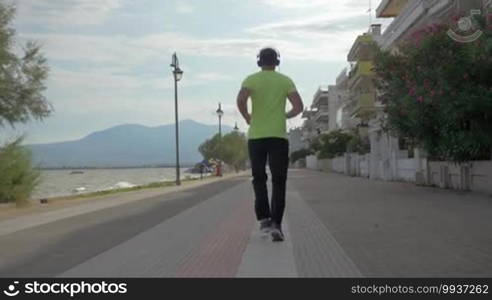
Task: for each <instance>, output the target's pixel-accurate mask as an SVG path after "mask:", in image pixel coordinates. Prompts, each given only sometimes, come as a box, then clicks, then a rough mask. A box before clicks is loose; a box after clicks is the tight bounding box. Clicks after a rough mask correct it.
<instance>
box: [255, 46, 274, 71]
mask: <svg viewBox="0 0 492 300" xmlns="http://www.w3.org/2000/svg"><path fill="white" fill-rule="evenodd" d="M271 54H273V56H274V57H273V64H274V65H275V66H278V65H280V52H279V51H278V50H277V49H275V48H272V47H265V48H263V49H261V50H260V52H258V55H257V56H256V63H257V64H258V67H262V66H264V65H267V64H270V63H272V62H271V61H265V58H266V56H270V55H271Z"/></svg>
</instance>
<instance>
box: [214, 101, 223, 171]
mask: <svg viewBox="0 0 492 300" xmlns="http://www.w3.org/2000/svg"><path fill="white" fill-rule="evenodd" d="M216 113H217V116H218V117H219V172H218V173H219V174H218V175H219V176H221V177H222V116H223V115H224V111H222V108H221V106H220V102H219V108H217V111H216Z"/></svg>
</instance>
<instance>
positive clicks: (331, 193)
mask: <svg viewBox="0 0 492 300" xmlns="http://www.w3.org/2000/svg"><path fill="white" fill-rule="evenodd" d="M289 172H290V173H289V181H288V192H287V210H286V217H285V224H284V231H285V232H284V233H285V235H286V238H287V239H286V241H285V242H282V243H273V242H271V241H270V240H269V239H268V238H263V237H262V236H261V235H260V233H259V231H258V225H257V223H256V220H255V217H254V212H253V207H254V202H253V192H252V187H251V182H250V178H249V177H246V176H244V177H237V178H235V179H231V180H225V181H224V182H223V184H215V185H210V188H207V187H208V186H203V187H200V188H198V189H196V190H190V191H189V192H186V193H184V194H179V193H178V194H175V195H174V196H173V197H174V198H173V199H170V198H169V196H166V195H164V196H161V197H158V198H156V200H155V201H154V202H155V203H153V204H152V205H150V204H149V205H148V206H145V207H144V206H143V205H142V204H139V203H137V202H135V203H134V204H131V205H120V206H118V210H114V209H111V210H108V209H106V210H103V211H98V212H92V213H86V214H84V215H80V216H78V217H74V218H66V219H62V220H58V221H56V222H52V223H49V224H46V225H43V226H38V227H32V228H29V229H26V230H23V231H21V232H19V234H17V233H13V234H9V235H5V236H4V237H2V236H0V243H4V244H5V245H10V247H11V248H12V249H14V248H15V247H17V248H30V247H34V248H35V247H37V246H35V245H38V244H39V242H38V241H37V240H33V241H32V242H31V239H35V238H37V239H39V236H40V235H41V236H42V237H41V238H42V239H43V242H44V240H45V239H46V238H47V236H48V235H49V234H50V232H52V231H56V230H58V229H57V228H68V229H70V228H71V226H76V228H79V227H80V226H81V224H84V223H87V224H90V226H88V227H87V228H85V229H83V230H82V229H77V231H73V230H72V231H70V234H68V235H67V234H65V233H64V234H61V235H59V236H57V237H56V238H53V239H54V240H56V241H54V242H52V243H50V244H49V247H48V246H46V247H44V246H43V249H36V251H35V252H36V255H33V256H31V257H27V256H26V258H24V261H21V262H18V263H17V264H13V265H10V266H8V264H5V266H4V267H2V259H4V260H5V259H12V258H13V254H9V255H11V256H10V258H8V256H5V254H0V274H2V276H5V275H6V274H7V275H8V274H15V275H18V276H21V277H22V276H36V275H40V274H41V275H44V276H57V277H490V276H492V239H491V237H490V232H492V221H491V220H492V198H490V197H485V196H482V195H479V194H474V193H470V194H464V195H463V194H456V193H454V192H450V191H446V190H439V189H432V188H423V187H416V186H414V185H412V184H405V183H390V182H379V181H371V180H367V179H363V178H352V177H346V176H343V175H338V174H330V173H320V172H315V171H308V170H290V171H289ZM198 198H201V199H198ZM145 203H147V202H145ZM179 207H180V208H179ZM74 224H75V225H74ZM30 243H31V244H32V245H31V244H30ZM7 252H9V253H10V252H12V251H11V250H9V251H7ZM2 255H3V256H2Z"/></svg>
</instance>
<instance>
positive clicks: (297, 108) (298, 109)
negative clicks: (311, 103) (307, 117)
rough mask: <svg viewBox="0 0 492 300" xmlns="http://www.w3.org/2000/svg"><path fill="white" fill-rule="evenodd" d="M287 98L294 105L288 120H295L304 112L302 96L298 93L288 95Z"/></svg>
mask: <svg viewBox="0 0 492 300" xmlns="http://www.w3.org/2000/svg"><path fill="white" fill-rule="evenodd" d="M287 98H288V99H289V101H290V103H291V104H292V110H291V111H289V112H288V113H287V114H286V116H287V119H291V118H294V117H295V116H297V115H298V114H300V113H302V111H303V110H304V104H303V103H302V99H301V96H300V95H299V93H298V92H297V91H295V92H292V93H290V94H289V95H287Z"/></svg>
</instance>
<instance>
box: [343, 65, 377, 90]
mask: <svg viewBox="0 0 492 300" xmlns="http://www.w3.org/2000/svg"><path fill="white" fill-rule="evenodd" d="M373 68H374V64H373V62H372V61H359V62H358V63H357V64H356V65H355V66H354V67H353V68H352V70H351V71H350V75H349V82H348V86H349V88H352V89H353V88H354V87H355V84H356V83H357V82H359V81H360V79H361V78H362V77H370V76H373V75H374V71H373Z"/></svg>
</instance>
